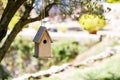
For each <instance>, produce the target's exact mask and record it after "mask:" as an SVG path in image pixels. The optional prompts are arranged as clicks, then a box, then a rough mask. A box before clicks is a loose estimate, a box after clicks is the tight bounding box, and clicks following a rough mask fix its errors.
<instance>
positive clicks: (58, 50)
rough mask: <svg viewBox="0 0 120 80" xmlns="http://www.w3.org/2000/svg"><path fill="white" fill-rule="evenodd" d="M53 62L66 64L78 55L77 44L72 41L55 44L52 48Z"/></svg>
mask: <svg viewBox="0 0 120 80" xmlns="http://www.w3.org/2000/svg"><path fill="white" fill-rule="evenodd" d="M52 51H53V55H54V57H55V62H56V63H58V62H61V63H62V62H66V61H68V60H70V59H73V58H74V57H75V56H76V55H77V54H78V53H79V44H78V43H77V42H73V41H66V42H56V43H54V44H53V46H52Z"/></svg>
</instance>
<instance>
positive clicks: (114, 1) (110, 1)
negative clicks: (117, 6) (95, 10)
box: [106, 0, 120, 3]
mask: <svg viewBox="0 0 120 80" xmlns="http://www.w3.org/2000/svg"><path fill="white" fill-rule="evenodd" d="M106 1H107V2H109V3H120V0H106Z"/></svg>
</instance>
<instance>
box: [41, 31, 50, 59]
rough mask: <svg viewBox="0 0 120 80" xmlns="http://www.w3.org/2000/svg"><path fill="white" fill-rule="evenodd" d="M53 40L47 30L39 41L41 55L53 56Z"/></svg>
mask: <svg viewBox="0 0 120 80" xmlns="http://www.w3.org/2000/svg"><path fill="white" fill-rule="evenodd" d="M51 56H52V55H51V41H50V39H49V37H48V33H47V32H46V31H45V32H44V33H43V35H42V38H41V40H40V43H39V57H51Z"/></svg>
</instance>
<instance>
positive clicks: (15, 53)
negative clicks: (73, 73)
mask: <svg viewBox="0 0 120 80" xmlns="http://www.w3.org/2000/svg"><path fill="white" fill-rule="evenodd" d="M52 52H53V55H54V58H53V59H45V60H44V59H36V58H34V57H33V53H34V43H33V42H32V40H31V38H29V37H27V38H26V37H22V36H18V37H16V39H15V40H14V42H13V44H12V46H11V47H10V49H9V51H8V54H7V55H6V57H5V58H4V60H3V61H2V65H3V66H4V67H7V70H8V71H9V72H11V73H10V74H11V75H12V76H18V75H22V74H24V73H31V72H36V71H38V70H41V69H46V68H48V67H50V65H55V64H57V63H58V64H59V63H62V62H66V61H69V60H71V59H72V58H74V57H75V56H76V55H77V54H78V53H79V46H78V43H75V42H72V41H70V42H55V44H53V46H52ZM53 62H55V63H53ZM26 66H27V68H26Z"/></svg>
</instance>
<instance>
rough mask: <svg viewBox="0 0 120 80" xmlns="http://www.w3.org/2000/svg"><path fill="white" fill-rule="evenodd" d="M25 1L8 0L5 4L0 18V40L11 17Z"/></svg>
mask: <svg viewBox="0 0 120 80" xmlns="http://www.w3.org/2000/svg"><path fill="white" fill-rule="evenodd" d="M25 1H26V0H17V1H16V2H15V1H13V0H8V3H7V6H6V8H5V10H4V12H3V15H2V18H1V20H0V42H1V40H2V39H3V38H4V37H5V36H6V33H7V28H8V25H9V23H10V21H11V19H12V17H13V16H14V14H15V13H16V12H17V10H18V9H19V8H20V6H21V5H22V4H23V3H24V2H25Z"/></svg>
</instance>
